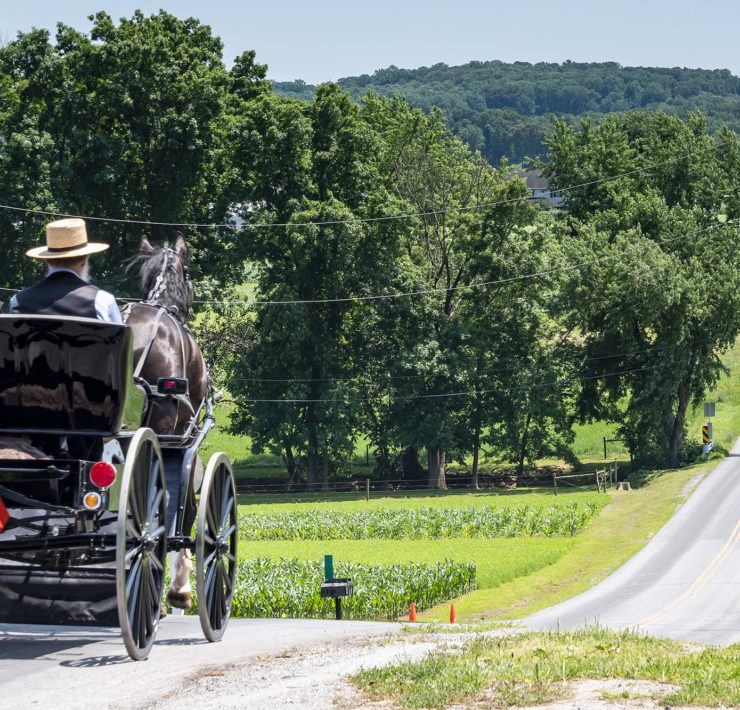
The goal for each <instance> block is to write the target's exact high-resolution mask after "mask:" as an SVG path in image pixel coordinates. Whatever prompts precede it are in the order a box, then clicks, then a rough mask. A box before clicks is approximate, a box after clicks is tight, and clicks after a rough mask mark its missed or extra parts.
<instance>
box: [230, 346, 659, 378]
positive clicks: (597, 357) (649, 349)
mask: <svg viewBox="0 0 740 710" xmlns="http://www.w3.org/2000/svg"><path fill="white" fill-rule="evenodd" d="M667 349H668V346H667V345H661V346H657V345H651V346H650V347H647V348H642V349H641V350H632V351H630V352H624V353H612V354H609V355H595V356H593V357H585V358H580V362H594V361H597V360H611V359H612V358H617V357H630V356H632V355H640V354H643V353H647V352H661V351H663V350H667ZM520 367H521V365H520V366H519V367H495V368H491V369H486V372H485V374H484V375H483V376H482V377H480V378H478V380H477V381H479V382H483V381H485V380H488V379H491V378H490V377H489V376H488V375H489V374H491V373H502V372H516V371H517V370H519V369H520ZM425 377H429V375H385V376H384V375H383V374H382V373H381V374H379V375H378V378H377V379H364V378H363V377H362V376H361V375H360V376H355V377H313V378H311V377H306V378H303V377H290V378H272V377H229V382H270V383H295V382H298V383H310V382H356V383H358V384H362V383H373V382H377V381H379V380H381V381H382V380H418V379H423V378H425Z"/></svg>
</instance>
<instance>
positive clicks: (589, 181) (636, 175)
mask: <svg viewBox="0 0 740 710" xmlns="http://www.w3.org/2000/svg"><path fill="white" fill-rule="evenodd" d="M549 157H550V165H549V167H548V172H549V174H550V176H551V179H552V182H553V184H554V187H555V188H559V187H565V186H566V185H574V184H584V187H583V188H579V189H575V190H570V191H568V193H567V206H568V210H569V213H570V219H569V228H570V237H569V238H568V239H567V240H566V243H565V245H564V248H565V254H566V257H567V259H568V263H570V264H576V265H578V268H577V269H575V268H571V269H570V270H569V271H568V272H567V278H566V282H565V284H564V296H565V299H566V302H567V304H568V306H569V310H568V312H567V314H566V316H565V317H566V320H567V322H568V323H569V324H570V325H571V326H572V327H574V328H577V329H578V330H579V331H580V332H581V334H582V337H583V339H584V345H585V354H586V356H587V357H588V358H589V359H588V360H587V362H585V364H584V368H585V372H586V374H587V375H588V377H589V378H590V379H588V381H587V382H586V383H584V386H583V389H582V392H581V395H580V401H579V407H580V415H581V416H582V417H585V418H588V417H592V416H600V417H605V416H608V417H610V418H612V419H613V420H615V421H619V422H620V424H621V431H622V435H623V436H625V437H626V438H627V440H628V443H629V445H630V447H631V450H632V451H633V453H634V455H635V457H636V458H637V459H638V461H641V462H643V463H649V462H660V463H661V464H665V465H667V466H669V467H672V466H677V465H678V464H679V463H681V461H682V460H684V459H685V457H686V454H685V452H684V451H683V450H682V443H683V438H684V436H685V419H686V411H687V408H688V406H689V404H690V403H691V402H692V401H693V402H699V401H701V399H702V398H703V396H704V393H705V392H706V390H707V389H708V388H710V387H712V386H713V385H714V383H715V382H716V380H717V377H718V375H719V373H720V372H721V363H720V359H719V355H720V354H721V353H722V351H723V350H724V349H726V348H727V347H729V346H730V345H731V344H732V343H733V342H734V340H735V337H736V336H737V333H738V330H739V329H740V310H739V309H738V306H739V305H740V303H739V302H738V298H739V297H738V285H740V284H739V281H738V268H739V267H740V261H739V258H738V252H737V248H736V247H737V244H736V236H737V232H736V227H735V226H734V224H731V220H733V219H737V216H738V208H739V205H738V196H737V191H736V190H735V189H734V187H733V181H734V175H735V174H736V173H735V172H734V171H736V170H737V166H738V141H737V137H736V136H735V135H734V134H731V133H730V132H725V133H723V134H721V135H719V136H717V137H715V138H713V137H711V136H710V135H709V134H708V132H707V125H706V121H705V119H704V118H703V117H702V116H700V115H698V114H695V115H692V116H691V117H690V118H689V119H688V120H686V121H682V120H681V119H678V118H676V117H672V116H668V115H666V114H660V113H657V114H640V113H634V114H625V115H622V116H611V117H608V118H607V119H605V120H604V121H603V122H602V123H601V124H599V125H598V126H595V127H594V126H592V125H591V124H589V123H588V122H585V123H583V124H582V125H581V126H580V127H579V128H578V129H571V128H568V127H567V126H565V125H564V124H562V123H561V124H559V125H558V127H557V129H556V131H555V132H554V134H553V136H552V138H551V140H550V153H549ZM605 178H606V179H605ZM724 195H728V196H729V197H724ZM728 218H729V219H728Z"/></svg>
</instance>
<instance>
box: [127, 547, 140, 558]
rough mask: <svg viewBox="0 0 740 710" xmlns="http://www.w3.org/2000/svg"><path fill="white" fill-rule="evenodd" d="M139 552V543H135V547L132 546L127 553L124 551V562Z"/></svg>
mask: <svg viewBox="0 0 740 710" xmlns="http://www.w3.org/2000/svg"><path fill="white" fill-rule="evenodd" d="M140 553H141V545H136V547H132V548H131V549H130V550H129V551H128V552H127V553H126V562H131V560H132V559H133V558H134V557H136V556H137V555H139V554H140Z"/></svg>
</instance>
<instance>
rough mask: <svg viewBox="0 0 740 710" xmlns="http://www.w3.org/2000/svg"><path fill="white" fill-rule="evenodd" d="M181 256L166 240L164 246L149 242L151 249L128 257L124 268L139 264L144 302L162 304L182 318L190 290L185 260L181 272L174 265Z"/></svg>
mask: <svg viewBox="0 0 740 710" xmlns="http://www.w3.org/2000/svg"><path fill="white" fill-rule="evenodd" d="M181 259H182V257H181V256H180V255H178V253H177V252H176V251H175V250H174V249H173V248H172V247H170V245H169V243H166V244H165V245H164V246H163V247H162V246H158V245H151V251H150V253H144V252H139V253H138V254H135V255H134V256H132V257H131V258H130V259H128V265H127V267H126V270H127V271H128V270H130V269H132V268H133V267H134V266H135V265H137V264H138V265H139V268H140V271H139V273H140V276H141V287H142V290H143V292H144V299H145V303H153V304H156V305H161V306H164V307H165V308H167V309H169V310H172V311H174V312H176V313H177V315H178V316H179V317H180V318H181V319H182V320H183V321H185V319H186V318H187V316H188V312H189V310H190V305H191V303H192V298H193V294H192V285H191V284H190V281H189V279H188V278H187V271H186V265H185V263H184V261H183V263H182V264H181V266H182V274H181V272H180V270H179V269H178V267H177V264H178V262H179V261H180V260H181ZM160 276H161V278H160Z"/></svg>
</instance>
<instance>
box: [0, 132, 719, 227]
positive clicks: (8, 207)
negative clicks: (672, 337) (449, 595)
mask: <svg viewBox="0 0 740 710" xmlns="http://www.w3.org/2000/svg"><path fill="white" fill-rule="evenodd" d="M729 143H730V141H729V140H727V141H723V142H720V143H715V144H714V145H711V146H707V147H706V148H703V149H700V150H695V151H691V152H689V153H686V154H684V155H680V156H676V157H673V158H667V159H666V160H662V161H659V162H657V163H652V164H650V165H645V166H642V167H639V168H633V169H632V170H627V171H625V172H623V173H618V174H616V175H610V176H608V177H604V178H597V179H595V180H588V181H586V182H582V183H577V184H575V185H568V186H567V187H561V188H557V190H556V192H562V193H565V192H570V191H571V190H578V189H581V188H584V187H591V186H593V185H600V184H602V183H605V182H610V181H612V180H619V179H621V178H623V177H629V176H630V175H636V174H638V173H641V172H646V171H648V170H654V169H655V168H659V167H661V166H663V165H667V164H669V163H674V162H678V161H680V160H686V159H687V158H690V157H692V156H694V155H701V154H702V153H705V152H707V151H709V150H716V149H718V148H722V147H723V146H725V145H727V144H729ZM527 189H529V190H532V192H534V190H533V188H527ZM523 199H530V198H529V197H527V198H525V197H512V198H508V199H505V200H495V201H492V202H483V203H480V204H477V205H471V206H468V207H450V208H447V209H439V210H429V211H424V212H408V213H401V214H395V215H380V216H378V217H353V218H350V219H336V220H319V221H314V222H263V223H259V222H256V223H253V224H247V225H245V226H244V228H245V229H274V228H286V227H308V226H315V227H326V226H335V225H340V224H363V223H374V222H389V221H394V220H400V219H413V218H416V217H433V216H438V215H444V214H454V213H459V212H474V211H477V210H483V209H488V208H489V207H497V206H501V205H507V204H513V203H517V202H521V201H522V200H523ZM0 209H4V210H8V211H12V212H21V213H23V214H38V215H43V216H45V217H76V218H78V219H84V220H87V221H90V222H111V223H114V224H138V225H142V226H145V227H178V228H182V229H232V230H238V229H239V227H237V225H236V224H234V223H233V222H158V221H154V220H145V219H130V218H122V217H99V216H94V215H79V214H73V213H70V212H58V211H52V210H41V209H36V208H30V207H18V206H16V205H6V204H0Z"/></svg>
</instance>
